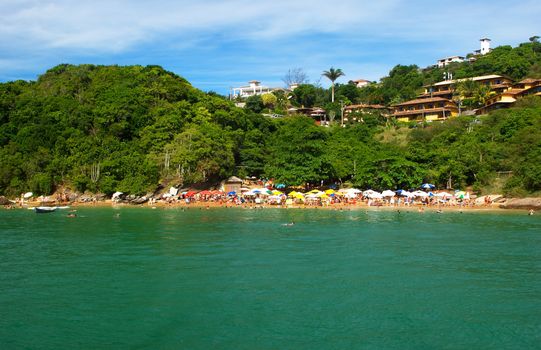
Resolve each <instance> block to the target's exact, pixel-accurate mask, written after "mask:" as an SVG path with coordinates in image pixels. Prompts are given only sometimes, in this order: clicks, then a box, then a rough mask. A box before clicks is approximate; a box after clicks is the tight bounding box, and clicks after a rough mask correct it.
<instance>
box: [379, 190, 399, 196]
mask: <svg viewBox="0 0 541 350" xmlns="http://www.w3.org/2000/svg"><path fill="white" fill-rule="evenodd" d="M381 195H382V196H383V197H394V196H396V193H394V191H391V190H385V191H383V192H381Z"/></svg>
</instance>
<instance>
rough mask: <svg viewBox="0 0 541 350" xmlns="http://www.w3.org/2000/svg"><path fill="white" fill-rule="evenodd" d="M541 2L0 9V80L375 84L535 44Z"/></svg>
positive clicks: (50, 2) (45, 0) (59, 4)
mask: <svg viewBox="0 0 541 350" xmlns="http://www.w3.org/2000/svg"><path fill="white" fill-rule="evenodd" d="M540 18H541V1H539V0H522V1H520V2H509V1H500V0H479V1H476V0H455V1H453V2H445V3H444V2H439V1H415V0H412V1H406V0H371V1H366V0H357V1H354V0H342V1H319V0H311V1H310V0H298V1H296V0H289V1H284V0H273V1H264V0H263V1H254V0H251V1H248V0H230V1H226V0H224V1H215V0H201V1H184V0H178V1H172V0H171V1H160V0H156V1H150V0H149V1H143V0H130V1H129V0H118V1H115V0H94V1H84V0H76V1H73V0H41V1H40V0H0V81H9V80H16V79H26V80H34V79H36V78H37V77H38V76H39V74H42V73H44V72H45V71H46V70H47V69H48V68H51V67H53V66H55V65H57V64H60V63H72V64H80V63H92V64H118V65H131V64H140V65H147V64H157V65H161V66H163V67H164V68H165V69H167V70H169V71H172V72H175V73H176V74H179V75H181V76H183V77H185V78H186V79H188V80H189V81H190V82H191V83H192V84H193V85H194V86H195V87H197V88H200V89H203V90H206V91H208V90H213V91H217V92H219V93H222V94H226V93H227V92H228V90H229V87H231V86H240V85H244V84H245V83H246V82H247V81H249V80H253V79H257V80H260V81H261V82H262V83H263V84H264V85H267V86H282V85H283V82H282V78H283V76H284V75H285V73H286V72H287V71H288V69H291V68H297V67H299V68H302V69H303V70H304V71H305V72H306V73H307V74H308V76H309V78H310V81H311V82H312V83H320V84H321V85H322V86H328V85H329V82H328V81H326V80H324V79H321V72H322V71H323V70H327V69H329V68H330V67H331V66H333V67H335V68H341V69H342V70H343V71H344V72H345V74H346V76H345V77H343V78H341V79H340V80H339V82H347V81H348V80H354V79H360V78H362V79H368V80H379V79H380V78H381V77H383V76H385V75H386V74H387V73H388V71H389V70H390V69H391V68H392V67H393V66H395V65H396V64H417V65H419V66H421V67H424V66H427V65H430V64H434V63H435V62H436V60H437V59H438V58H442V57H445V56H451V55H465V54H467V53H469V52H472V51H473V50H475V49H478V48H479V39H480V38H482V37H489V38H491V39H492V45H493V46H499V45H513V46H515V45H517V44H518V43H520V42H525V41H528V38H529V37H531V36H533V35H541V24H540V23H541V20H540Z"/></svg>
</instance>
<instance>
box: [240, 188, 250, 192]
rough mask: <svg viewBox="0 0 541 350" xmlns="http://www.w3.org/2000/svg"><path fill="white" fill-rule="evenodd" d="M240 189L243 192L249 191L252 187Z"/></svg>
mask: <svg viewBox="0 0 541 350" xmlns="http://www.w3.org/2000/svg"><path fill="white" fill-rule="evenodd" d="M240 191H241V192H248V191H250V189H249V188H248V187H241V188H240Z"/></svg>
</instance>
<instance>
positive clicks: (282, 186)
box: [276, 184, 286, 188]
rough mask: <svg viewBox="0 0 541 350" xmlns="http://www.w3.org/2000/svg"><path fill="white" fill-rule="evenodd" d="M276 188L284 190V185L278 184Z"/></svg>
mask: <svg viewBox="0 0 541 350" xmlns="http://www.w3.org/2000/svg"><path fill="white" fill-rule="evenodd" d="M276 188H286V185H285V184H278V185H276Z"/></svg>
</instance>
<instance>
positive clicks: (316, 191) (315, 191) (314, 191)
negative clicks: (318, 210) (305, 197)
mask: <svg viewBox="0 0 541 350" xmlns="http://www.w3.org/2000/svg"><path fill="white" fill-rule="evenodd" d="M319 192H320V191H319V190H312V191H310V192H306V193H309V194H312V193H313V194H315V193H319Z"/></svg>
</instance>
